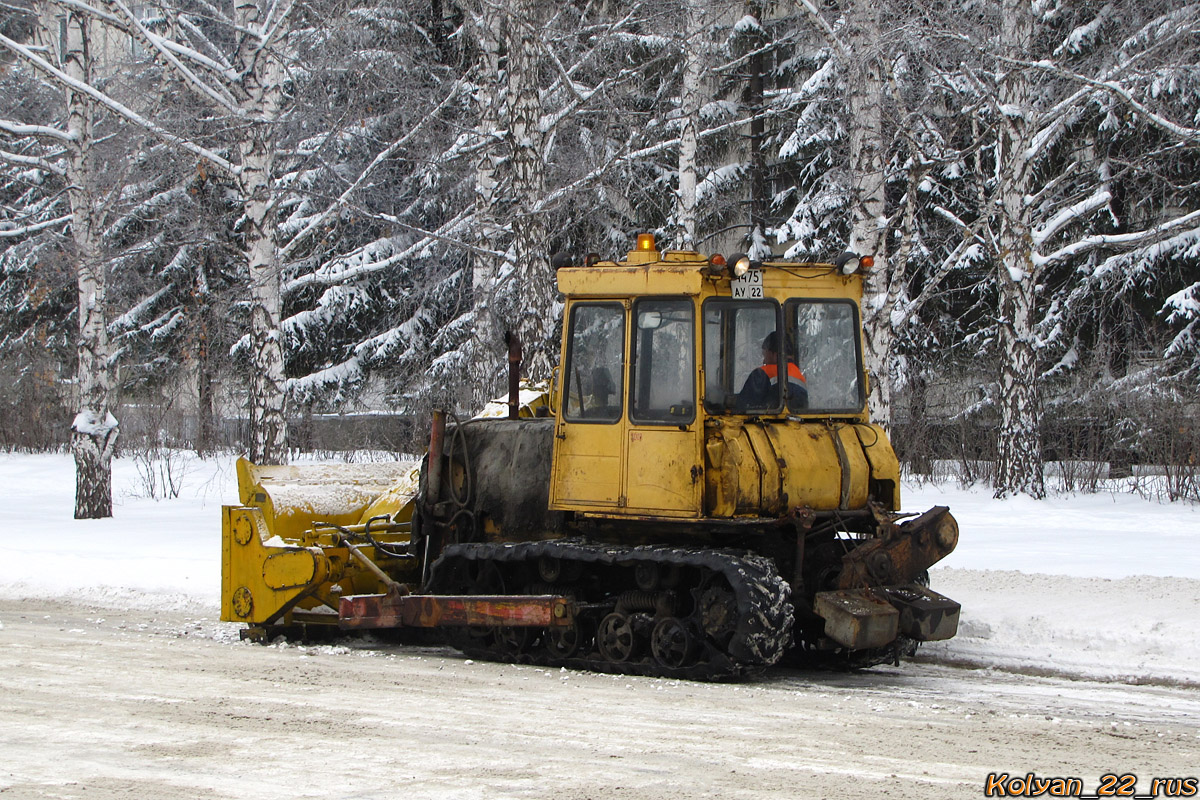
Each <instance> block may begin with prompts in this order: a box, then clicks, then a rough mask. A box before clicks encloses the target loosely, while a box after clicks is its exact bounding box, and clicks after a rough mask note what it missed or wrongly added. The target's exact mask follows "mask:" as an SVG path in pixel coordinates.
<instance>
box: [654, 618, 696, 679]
mask: <svg viewBox="0 0 1200 800" xmlns="http://www.w3.org/2000/svg"><path fill="white" fill-rule="evenodd" d="M699 652H700V639H699V637H698V636H696V634H695V633H694V632H693V630H692V627H691V626H690V625H688V624H687V623H686V622H684V621H683V620H681V619H679V618H678V617H663V618H662V619H660V620H659V621H658V622H657V623H656V624H655V626H654V630H653V631H651V632H650V653H651V654H652V655H653V656H654V660H655V661H657V662H658V663H659V664H661V665H662V666H664V667H668V668H671V669H678V668H679V667H688V666H691V665H692V664H693V663H694V662H695V661H696V656H697V654H698V653H699Z"/></svg>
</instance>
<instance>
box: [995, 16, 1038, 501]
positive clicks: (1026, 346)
mask: <svg viewBox="0 0 1200 800" xmlns="http://www.w3.org/2000/svg"><path fill="white" fill-rule="evenodd" d="M1001 20H1002V21H1001V30H1000V50H1001V53H1002V54H1003V55H1004V56H1005V57H1006V61H1005V63H1002V64H1001V65H1000V66H999V69H1000V70H1001V71H1003V72H1004V74H1003V77H1002V78H1001V81H1000V85H999V90H998V97H997V103H998V105H999V110H1000V115H1001V119H1002V122H1001V125H1000V141H999V142H998V143H997V144H998V152H997V160H998V162H999V168H1000V184H999V191H1000V206H1001V209H1002V216H1001V219H1000V220H999V237H998V238H999V247H1000V252H999V254H998V258H997V267H998V270H999V275H998V280H997V287H998V291H999V306H1000V308H999V311H1000V319H999V323H998V325H999V340H1000V347H1001V359H1002V362H1001V371H1000V431H999V440H998V442H997V456H996V457H997V461H996V478H995V481H996V484H995V493H996V496H997V497H1004V496H1006V495H1011V494H1018V493H1020V494H1028V495H1030V496H1032V497H1036V498H1042V497H1045V496H1046V488H1045V483H1044V480H1043V475H1042V442H1041V404H1040V402H1039V397H1038V368H1037V348H1036V345H1037V339H1036V332H1035V330H1034V309H1035V306H1036V302H1037V283H1038V277H1039V276H1038V270H1037V268H1036V267H1035V265H1034V260H1033V229H1032V223H1031V220H1030V209H1029V206H1028V205H1027V204H1026V202H1025V198H1026V197H1028V196H1030V195H1031V194H1033V192H1032V191H1031V188H1032V186H1033V180H1034V176H1033V174H1032V165H1031V164H1030V160H1029V159H1030V146H1031V144H1032V136H1033V133H1034V132H1035V130H1036V128H1035V125H1034V123H1033V121H1032V120H1031V116H1032V114H1033V108H1032V104H1031V99H1030V97H1031V93H1030V85H1029V74H1028V72H1027V70H1026V69H1024V68H1022V67H1018V66H1017V65H1016V62H1018V61H1025V60H1028V59H1029V58H1030V57H1031V56H1030V53H1031V52H1032V45H1033V28H1034V19H1033V9H1032V6H1031V4H1030V0H1004V4H1003V7H1002V9H1001Z"/></svg>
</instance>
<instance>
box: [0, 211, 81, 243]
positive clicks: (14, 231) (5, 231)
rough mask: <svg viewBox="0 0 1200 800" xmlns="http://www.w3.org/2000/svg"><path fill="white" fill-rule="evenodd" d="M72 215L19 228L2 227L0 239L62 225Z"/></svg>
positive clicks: (0, 228) (12, 237)
mask: <svg viewBox="0 0 1200 800" xmlns="http://www.w3.org/2000/svg"><path fill="white" fill-rule="evenodd" d="M70 221H71V215H70V214H68V215H67V216H65V217H59V218H58V219H50V220H46V221H45V222H38V223H36V224H33V225H23V226H21V227H19V228H6V227H0V239H15V238H16V237H18V236H25V235H27V234H30V233H37V232H38V231H43V230H45V229H47V228H53V227H54V226H55V225H61V224H63V223H64V222H70Z"/></svg>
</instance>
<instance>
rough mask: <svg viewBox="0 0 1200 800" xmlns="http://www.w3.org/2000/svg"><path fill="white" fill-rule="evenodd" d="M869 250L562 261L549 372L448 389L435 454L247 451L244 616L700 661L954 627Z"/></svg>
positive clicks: (593, 662) (262, 632) (274, 627)
mask: <svg viewBox="0 0 1200 800" xmlns="http://www.w3.org/2000/svg"><path fill="white" fill-rule="evenodd" d="M868 265H869V259H859V258H858V257H856V256H854V255H852V254H849V253H845V254H843V255H842V256H840V257H839V258H838V259H837V260H836V261H835V262H833V263H798V262H792V261H765V262H762V263H759V262H751V261H749V260H748V259H746V258H744V257H738V256H734V257H731V258H730V259H729V260H728V263H727V262H726V260H725V259H724V258H722V257H721V256H719V255H717V256H711V257H707V258H706V257H704V256H702V255H700V254H698V253H694V252H678V251H668V252H663V253H660V252H659V251H658V250H657V249H656V246H655V243H654V240H653V238H652V237H649V236H642V237H639V240H638V244H637V247H636V249H634V250H633V251H632V252H630V253H629V254H628V255H627V256H626V258H625V259H623V260H621V261H616V262H614V261H599V260H598V259H597V258H596V257H589V258H588V259H586V260H585V262H584V263H583V264H578V263H571V262H568V261H566V260H565V259H556V263H555V266H556V267H557V278H558V286H559V289H560V291H561V292H562V294H563V295H564V296H565V298H566V309H565V318H564V325H563V339H562V359H561V362H560V367H559V368H557V369H556V370H555V372H554V375H553V378H552V380H551V382H550V386H549V390H548V391H546V392H539V391H536V390H530V389H529V388H526V389H525V390H524V391H520V392H518V391H517V388H516V385H515V384H516V382H517V379H516V369H517V364H518V363H519V360H520V356H519V344H518V343H516V342H515V341H514V342H512V344H513V347H512V350H511V354H510V361H511V362H512V365H513V379H512V381H511V382H512V383H513V384H514V386H513V392H512V395H511V396H510V399H509V400H510V402H509V408H508V409H507V411H508V413H507V415H506V414H504V409H503V406H502V405H500V406H499V407H498V408H499V410H497V408H492V409H490V410H489V411H488V412H486V413H484V414H482V415H480V416H479V417H476V418H474V419H470V420H467V421H464V422H459V421H457V420H447V417H446V415H444V414H441V413H438V414H435V417H434V424H433V430H432V435H431V439H430V447H429V452H428V454H427V455H426V457H425V459H424V460H423V461H422V463H421V464H420V465H419V466H417V467H413V466H411V465H409V466H391V467H389V466H386V465H365V466H356V467H349V466H343V467H306V468H300V467H263V466H255V465H253V464H250V463H248V462H246V461H240V462H239V464H238V478H239V488H240V493H241V503H240V504H239V505H236V506H227V507H225V509H224V520H223V574H222V581H223V583H222V619H225V620H230V621H236V622H244V623H246V624H247V628H246V630H245V631H244V634H245V635H246V636H247V637H251V638H264V637H272V636H274V635H275V634H276V632H285V631H289V630H300V631H303V632H312V631H313V630H314V629H315V628H317V627H319V626H325V627H326V628H327V629H328V628H332V629H333V630H337V629H342V630H361V629H409V628H427V629H435V630H438V631H441V633H442V634H443V635H444V637H445V641H447V642H449V643H451V644H453V645H454V646H456V647H458V648H460V649H462V650H463V651H464V652H465V653H467V654H469V655H471V656H474V657H483V658H489V659H495V660H501V661H515V662H521V663H536V664H544V665H549V666H566V667H578V668H585V669H594V670H602V671H608V672H628V673H636V674H644V675H660V676H670V677H684V678H697V679H720V678H731V677H737V676H740V675H745V674H750V673H754V672H757V671H760V670H762V669H763V668H765V667H767V666H769V665H771V664H774V663H777V662H779V661H781V660H786V661H788V662H796V663H802V664H813V665H823V666H842V667H859V666H869V665H872V664H876V663H880V662H883V661H894V660H897V659H899V658H900V657H901V656H903V655H906V654H910V653H911V652H912V651H913V649H914V648H915V647H916V646H917V644H918V643H919V642H922V641H929V640H935V639H947V638H949V637H951V636H953V635H954V634H955V632H956V630H957V626H958V612H959V606H958V604H957V603H955V602H954V601H952V600H949V599H948V598H945V597H943V596H941V595H939V594H937V593H936V592H934V591H932V590H930V589H929V587H928V572H927V570H928V568H929V567H930V566H931V565H932V564H934V563H936V562H937V561H938V560H940V559H941V558H943V557H944V556H946V555H947V554H948V553H950V552H951V550H953V549H954V546H955V544H956V542H957V540H958V526H957V524H956V523H955V521H954V518H953V517H952V516H951V515H950V513H949V512H948V510H947V509H946V508H943V507H935V508H932V509H930V510H928V511H926V512H924V513H922V514H920V515H914V514H908V515H904V514H901V513H899V512H900V482H899V467H898V464H897V460H896V456H895V453H894V452H893V450H892V447H891V445H890V444H889V442H888V438H887V435H886V434H885V432H884V430H883V429H882V428H881V427H880V426H878V425H875V424H873V423H872V422H871V421H870V419H869V418H868V413H867V403H866V397H867V375H866V372H865V371H864V369H863V361H862V343H861V327H860V323H859V301H860V299H861V296H862V270H863V269H865V268H867V266H868Z"/></svg>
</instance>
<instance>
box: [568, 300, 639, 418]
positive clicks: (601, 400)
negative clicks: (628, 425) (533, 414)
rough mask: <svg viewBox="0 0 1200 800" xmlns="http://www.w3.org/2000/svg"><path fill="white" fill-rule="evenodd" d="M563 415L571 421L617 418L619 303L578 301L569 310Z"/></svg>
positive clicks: (621, 336)
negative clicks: (578, 302)
mask: <svg viewBox="0 0 1200 800" xmlns="http://www.w3.org/2000/svg"><path fill="white" fill-rule="evenodd" d="M570 324H571V327H570V337H569V339H568V343H567V347H568V350H567V368H566V372H565V373H564V374H563V378H562V380H563V383H564V384H565V385H564V386H563V394H564V396H565V397H566V399H567V404H566V408H565V409H564V411H563V415H564V417H565V418H566V419H568V420H571V421H574V422H617V421H619V420H620V419H621V403H622V396H623V393H622V389H623V388H624V386H623V383H622V376H623V374H624V371H625V370H624V363H623V359H624V355H625V308H624V307H623V306H622V305H621V304H620V303H580V304H577V305H576V306H575V307H574V308H572V309H571V323H570Z"/></svg>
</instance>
